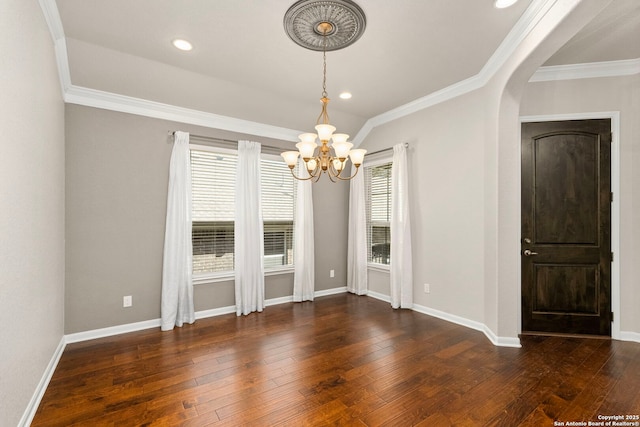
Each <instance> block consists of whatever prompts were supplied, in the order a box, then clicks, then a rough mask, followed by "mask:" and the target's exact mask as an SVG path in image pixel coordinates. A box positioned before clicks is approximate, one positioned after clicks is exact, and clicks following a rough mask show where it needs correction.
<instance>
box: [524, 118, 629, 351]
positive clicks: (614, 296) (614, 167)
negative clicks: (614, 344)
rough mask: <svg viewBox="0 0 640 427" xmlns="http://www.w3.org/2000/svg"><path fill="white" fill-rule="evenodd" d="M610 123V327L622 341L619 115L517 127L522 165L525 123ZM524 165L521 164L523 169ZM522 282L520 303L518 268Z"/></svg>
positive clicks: (612, 336)
mask: <svg viewBox="0 0 640 427" xmlns="http://www.w3.org/2000/svg"><path fill="white" fill-rule="evenodd" d="M592 119H611V134H612V135H611V191H612V192H613V203H612V204H611V251H612V252H613V253H614V257H613V262H612V263H611V311H612V312H613V313H614V316H613V322H612V323H611V338H612V339H616V340H619V339H620V112H619V111H605V112H593V113H569V114H547V115H536V116H520V125H519V126H518V153H519V159H520V161H522V142H521V141H522V123H528V122H557V121H565V120H592ZM521 167H522V163H519V164H518V169H521ZM521 176H522V174H519V177H518V180H519V181H520V186H519V187H518V194H519V197H518V200H519V202H518V203H520V201H521V200H522V178H521ZM520 223H521V225H522V212H520ZM518 271H519V277H520V281H519V282H518V291H517V292H518V303H519V302H520V301H521V299H522V282H521V280H522V267H521V265H520V263H519V264H518ZM521 332H522V309H521V307H519V306H518V333H521Z"/></svg>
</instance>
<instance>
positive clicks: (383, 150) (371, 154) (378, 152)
mask: <svg viewBox="0 0 640 427" xmlns="http://www.w3.org/2000/svg"><path fill="white" fill-rule="evenodd" d="M408 147H409V143H408V142H405V143H404V148H408ZM390 150H393V147H387V148H383V149H382V150H378V151H373V152H371V153H367V154H366V155H367V156H373V155H374V154H380V153H384V152H385V151H390Z"/></svg>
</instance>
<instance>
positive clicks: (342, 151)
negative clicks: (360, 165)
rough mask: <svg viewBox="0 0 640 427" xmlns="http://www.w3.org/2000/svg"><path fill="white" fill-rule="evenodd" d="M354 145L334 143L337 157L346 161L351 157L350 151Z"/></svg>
mask: <svg viewBox="0 0 640 427" xmlns="http://www.w3.org/2000/svg"><path fill="white" fill-rule="evenodd" d="M351 147H353V144H352V143H350V142H334V143H333V151H335V153H336V157H337V158H339V159H346V158H347V156H348V155H349V150H351Z"/></svg>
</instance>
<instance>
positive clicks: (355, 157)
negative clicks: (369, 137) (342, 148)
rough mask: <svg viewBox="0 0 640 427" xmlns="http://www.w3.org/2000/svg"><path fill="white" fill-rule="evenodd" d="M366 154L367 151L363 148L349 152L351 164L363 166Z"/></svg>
mask: <svg viewBox="0 0 640 427" xmlns="http://www.w3.org/2000/svg"><path fill="white" fill-rule="evenodd" d="M366 152H367V150H364V149H362V148H357V149H355V150H351V151H349V157H350V158H351V163H353V164H354V165H356V166H360V165H361V164H362V161H363V160H364V154H365V153H366Z"/></svg>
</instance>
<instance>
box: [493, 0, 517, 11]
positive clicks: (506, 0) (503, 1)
mask: <svg viewBox="0 0 640 427" xmlns="http://www.w3.org/2000/svg"><path fill="white" fill-rule="evenodd" d="M517 1H518V0H496V1H495V3H494V5H495V7H497V8H498V9H504V8H505V7H509V6H511V5H512V4H514V3H515V2H517Z"/></svg>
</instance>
